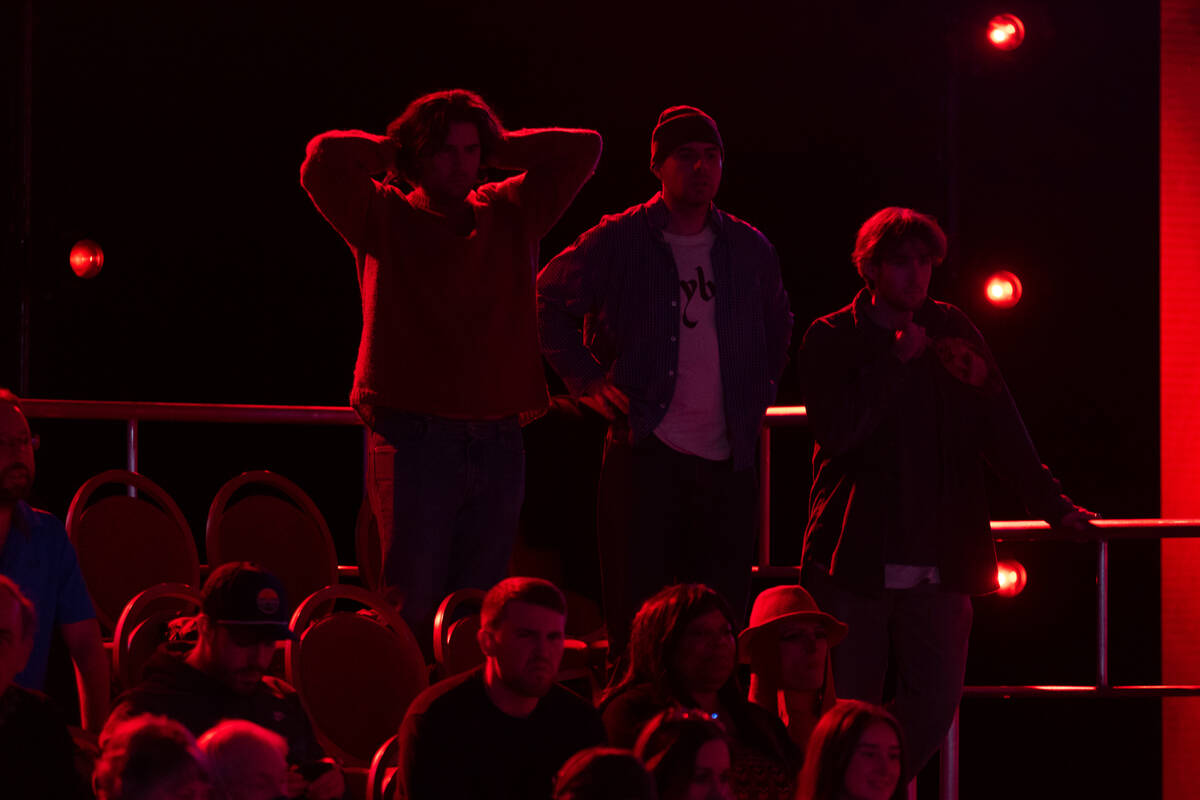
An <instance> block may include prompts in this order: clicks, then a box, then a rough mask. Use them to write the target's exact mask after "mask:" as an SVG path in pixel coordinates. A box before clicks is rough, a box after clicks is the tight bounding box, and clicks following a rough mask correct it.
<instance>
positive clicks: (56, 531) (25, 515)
mask: <svg viewBox="0 0 1200 800" xmlns="http://www.w3.org/2000/svg"><path fill="white" fill-rule="evenodd" d="M17 513H18V514H19V515H20V517H21V519H22V524H24V525H25V526H26V527H27V528H28V529H29V532H30V533H31V534H36V535H38V536H44V537H53V538H62V539H66V538H67V526H66V525H64V524H63V522H62V520H60V519H59V518H58V517H56V516H54V515H53V514H51V513H50V512H49V511H43V510H42V509H40V508H34V507H33V506H31V505H29V504H28V503H26V502H25V501H23V500H22V501H20V502H19V503H18V504H17Z"/></svg>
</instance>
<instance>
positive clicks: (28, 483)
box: [0, 464, 33, 506]
mask: <svg viewBox="0 0 1200 800" xmlns="http://www.w3.org/2000/svg"><path fill="white" fill-rule="evenodd" d="M32 487H33V471H32V470H31V469H29V467H27V466H25V465H24V464H11V465H9V466H7V467H5V468H4V469H3V470H0V505H8V506H10V505H14V504H16V503H17V501H19V500H24V499H25V498H26V497H28V496H29V491H30V489H31V488H32Z"/></svg>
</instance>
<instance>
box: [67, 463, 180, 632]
mask: <svg viewBox="0 0 1200 800" xmlns="http://www.w3.org/2000/svg"><path fill="white" fill-rule="evenodd" d="M108 485H118V486H125V487H129V486H132V487H133V488H135V489H136V490H137V492H138V496H137V497H129V496H128V495H127V494H124V493H122V494H117V495H108V496H105V497H101V498H99V499H97V500H93V495H95V494H96V493H97V491H98V490H99V489H100V488H101V487H104V486H108ZM67 534H68V535H69V536H70V538H71V543H72V544H73V545H74V546H75V552H76V553H77V554H78V556H79V568H80V570H81V571H82V572H83V580H84V582H85V583H86V584H87V587H88V593H89V594H90V595H91V597H92V603H93V604H94V605H95V606H96V618H97V619H98V620H99V621H100V625H101V627H102V628H103V629H104V630H105V631H111V630H113V628H114V627H115V626H116V624H117V618H118V617H120V616H121V612H122V610H123V609H124V608H125V605H126V603H128V602H129V601H130V600H131V599H133V598H134V596H136V595H137V594H138V593H139V592H142V591H144V590H146V589H148V588H150V587H151V586H154V585H156V584H159V583H164V582H168V583H184V584H188V585H189V586H196V585H198V584H199V583H200V557H199V555H198V554H197V553H196V542H195V540H194V539H193V538H192V531H191V529H190V528H189V527H188V524H187V520H186V519H184V517H183V512H182V511H180V510H179V506H178V505H176V503H175V501H174V500H172V499H171V496H170V495H169V494H167V493H166V491H164V490H163V489H162V488H161V487H160V486H159V485H158V484H156V483H155V482H154V481H152V480H150V479H149V478H146V477H145V476H143V475H139V474H138V473H136V472H130V471H129V470H124V469H110V470H107V471H105V472H101V473H100V474H99V475H96V476H95V477H93V478H91V479H89V480H88V481H87V482H86V483H84V484H83V486H80V487H79V491H77V492H75V497H74V498H73V499H72V500H71V507H70V509H69V510H68V511H67Z"/></svg>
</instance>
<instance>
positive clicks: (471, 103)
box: [387, 89, 504, 185]
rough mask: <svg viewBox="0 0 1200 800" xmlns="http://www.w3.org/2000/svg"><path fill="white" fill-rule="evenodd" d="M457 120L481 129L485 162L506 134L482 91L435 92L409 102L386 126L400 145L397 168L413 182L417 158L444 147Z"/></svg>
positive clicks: (481, 148)
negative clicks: (481, 94)
mask: <svg viewBox="0 0 1200 800" xmlns="http://www.w3.org/2000/svg"><path fill="white" fill-rule="evenodd" d="M454 122H469V123H471V124H472V125H474V126H475V128H476V130H478V131H479V149H480V155H481V157H482V161H483V163H486V162H487V159H488V156H489V155H491V153H492V151H493V150H495V149H496V146H497V145H498V144H499V143H500V140H501V139H502V138H503V137H504V126H503V125H502V124H501V123H500V118H499V117H498V116H496V112H495V111H493V110H492V108H491V106H489V105H488V104H487V103H486V102H484V99H483V98H482V97H480V96H479V95H477V94H475V93H474V92H470V91H467V90H466V89H449V90H446V91H442V92H432V93H430V94H427V95H424V96H422V97H418V98H417V99H416V100H413V101H412V102H411V103H409V104H408V108H406V109H404V113H403V114H401V115H400V116H398V117H396V119H394V120H392V121H391V123H390V124H389V125H388V126H387V135H388V136H389V137H391V138H392V139H393V140H395V142H396V144H397V145H399V147H398V152H397V154H396V165H395V170H394V172H395V173H396V174H398V175H399V176H400V177H401V178H403V179H404V180H406V181H408V182H409V183H410V184H411V183H413V181H414V179H415V178H416V177H417V176H416V160H417V159H418V158H419V157H421V156H425V155H429V154H430V153H432V152H433V151H434V150H436V149H437V148H439V147H441V146H442V144H444V143H445V141H446V136H447V135H448V134H449V133H450V125H451V123H454ZM414 185H415V184H414Z"/></svg>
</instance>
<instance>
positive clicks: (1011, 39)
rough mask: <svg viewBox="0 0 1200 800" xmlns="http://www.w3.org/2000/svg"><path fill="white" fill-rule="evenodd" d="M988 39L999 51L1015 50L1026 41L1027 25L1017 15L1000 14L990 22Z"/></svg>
mask: <svg viewBox="0 0 1200 800" xmlns="http://www.w3.org/2000/svg"><path fill="white" fill-rule="evenodd" d="M987 37H988V41H989V42H991V43H992V47H995V48H996V49H997V50H1015V49H1016V48H1018V47H1020V46H1021V42H1023V41H1025V23H1024V22H1021V18H1020V17H1018V16H1017V15H1016V14H998V15H996V16H994V17H992V19H991V21H989V22H988V31H987Z"/></svg>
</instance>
